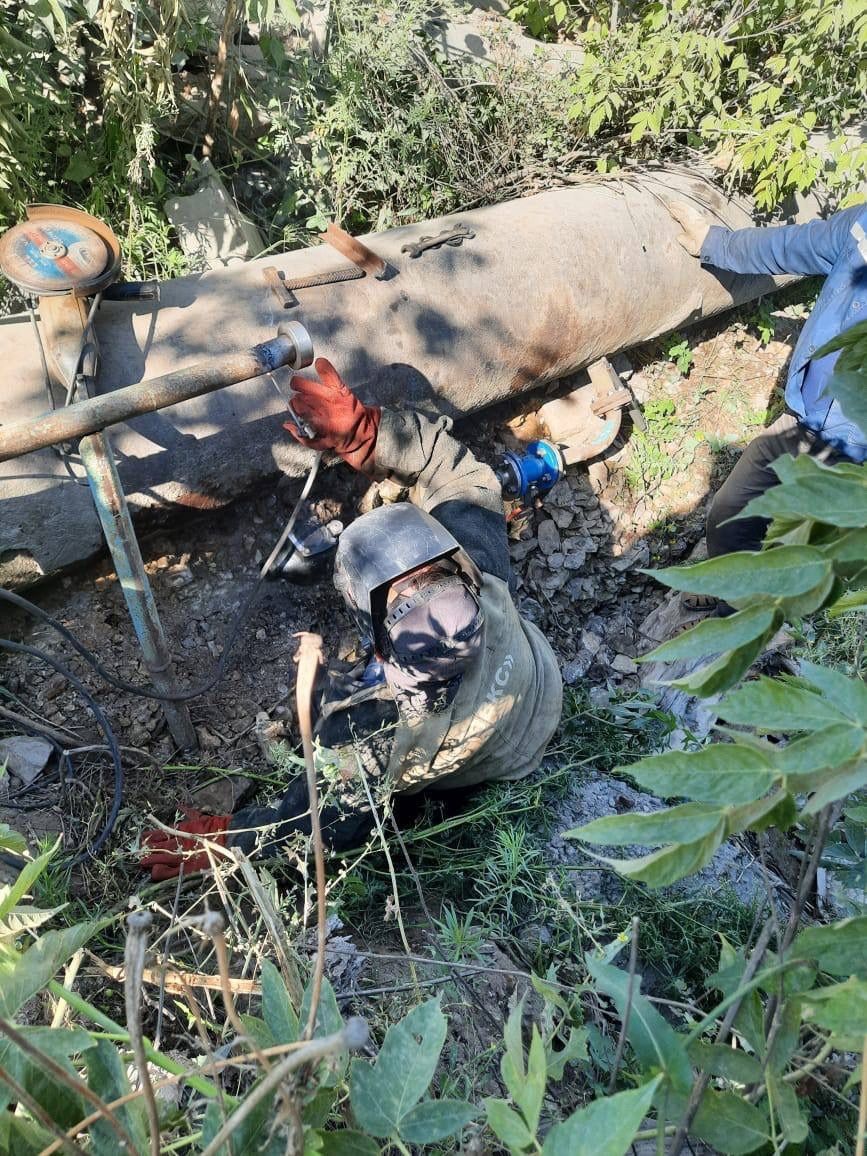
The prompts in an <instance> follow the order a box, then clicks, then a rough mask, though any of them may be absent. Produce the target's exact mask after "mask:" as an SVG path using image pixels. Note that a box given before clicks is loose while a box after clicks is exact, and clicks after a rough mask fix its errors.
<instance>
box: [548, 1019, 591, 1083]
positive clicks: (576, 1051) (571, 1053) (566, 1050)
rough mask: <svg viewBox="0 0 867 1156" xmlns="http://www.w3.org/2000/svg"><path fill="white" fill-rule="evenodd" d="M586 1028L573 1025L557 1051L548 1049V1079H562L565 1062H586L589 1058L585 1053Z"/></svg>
mask: <svg viewBox="0 0 867 1156" xmlns="http://www.w3.org/2000/svg"><path fill="white" fill-rule="evenodd" d="M587 1039H588V1035H587V1029H586V1028H577V1027H573V1028H571V1029H570V1031H569V1039H568V1040H567V1041H566V1044H565V1046H564V1047H562V1048H560V1050H559V1051H554V1050H553V1049H550V1048H549V1049H548V1052H547V1074H548V1079H549V1080H562V1079H563V1073H564V1072H565V1070H566V1065H567V1064H580V1063H587V1062H588V1061H589V1059H590V1057H589V1055H588V1053H587Z"/></svg>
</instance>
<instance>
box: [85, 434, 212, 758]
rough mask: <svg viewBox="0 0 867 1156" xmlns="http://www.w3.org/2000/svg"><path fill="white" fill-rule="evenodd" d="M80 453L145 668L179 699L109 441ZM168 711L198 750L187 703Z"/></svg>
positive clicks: (184, 739)
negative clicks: (176, 694)
mask: <svg viewBox="0 0 867 1156" xmlns="http://www.w3.org/2000/svg"><path fill="white" fill-rule="evenodd" d="M78 448H79V453H80V455H81V460H82V462H83V464H84V468H85V470H86V471H87V480H88V482H89V483H90V492H91V494H92V495H93V503H94V505H95V506H96V512H97V514H98V515H99V520H100V523H101V524H102V532H103V534H104V535H105V541H106V545H107V546H108V548H109V551H110V553H111V557H112V561H113V562H114V568H115V571H116V572H117V577H118V581H119V582H120V586H121V589H122V590H123V596H124V598H125V599H126V605H127V609H128V610H129V616H130V619H131V620H132V625H133V629H134V630H135V632H136V636H137V637H138V640H139V643H140V645H141V648H142V654H143V655H144V663H145V667H146V669H147V672H148V674H149V675H150V677H151V681H152V682H153V684H154V686H155V687H156V688H157V690H158V691H159V692H160V694H174V693H176V691H177V683H176V681H175V670H174V664H173V663H172V657H171V654H170V652H169V646H168V642H167V641H166V636H165V634H164V633H163V627H162V623H161V622H160V616H159V612H158V610H157V606H156V602H155V601H154V596H153V593H152V591H151V587H150V582H148V576H147V574H146V572H145V568H144V562H143V560H142V556H141V551H140V550H139V545H138V539H137V538H136V534H135V530H134V529H133V524H132V518H131V517H130V513H129V507H128V506H127V502H126V497H125V495H124V492H123V488H122V486H121V483H120V477H119V476H118V472H117V466H116V465H115V462H114V454H113V453H112V449H111V445H110V444H109V441H108V435H107V434H105V433H95V434H91V435H90V436H89V437H86V438H82V439H81V441H80V443H79V447H78ZM162 708H163V714H164V715H165V718H166V722H167V723H168V727H169V731H170V732H171V736H172V738H173V739H174V741H175V742H176V743H177V745H178V746H179V747H182V748H183V749H185V750H188V749H190V748H192V747H197V746H198V739H197V737H196V731H195V728H194V727H193V723H192V720H191V718H190V712H189V710H188V709H187V707H186V706H185V705H184V703H182V702H167V701H164V702H163V703H162Z"/></svg>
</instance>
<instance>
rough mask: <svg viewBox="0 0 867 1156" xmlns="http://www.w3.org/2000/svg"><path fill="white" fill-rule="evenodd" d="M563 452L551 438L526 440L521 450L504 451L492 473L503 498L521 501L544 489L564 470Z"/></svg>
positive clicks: (542, 491)
mask: <svg viewBox="0 0 867 1156" xmlns="http://www.w3.org/2000/svg"><path fill="white" fill-rule="evenodd" d="M564 468H565V467H564V464H563V455H562V454H561V453H560V451H559V450H558V449H557V447H556V446H555V445H552V443H551V442H546V441H535V442H529V443H528V445H527V448H526V450H525V451H524V453H523V454H515V453H511V452H510V453H507V454H504V455H503V457H502V459H501V461H500V464H499V466H498V467H497V470H496V474H497V477H498V478H499V480H500V485H501V486H502V487H503V494H504V496H505V497H506V498H511V499H518V500H520V501H522V502H525V501H527V500H528V499H532V498H535V497H536V496H538V495H539V494H547V492H548V491H549V490H550V489H551V488H552V487H553V486H554V485H555V484H556V483H557V482H558V481H559V480H560V478H561V477H562V476H563V471H564Z"/></svg>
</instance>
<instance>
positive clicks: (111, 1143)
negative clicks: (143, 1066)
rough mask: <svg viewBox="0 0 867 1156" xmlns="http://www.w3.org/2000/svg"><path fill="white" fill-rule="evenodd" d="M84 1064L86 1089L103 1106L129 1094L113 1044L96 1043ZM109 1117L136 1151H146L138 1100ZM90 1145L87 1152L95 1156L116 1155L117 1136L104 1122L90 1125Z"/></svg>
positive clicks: (139, 1101)
mask: <svg viewBox="0 0 867 1156" xmlns="http://www.w3.org/2000/svg"><path fill="white" fill-rule="evenodd" d="M85 1064H86V1066H87V1083H88V1086H89V1087H90V1090H91V1091H92V1092H95V1093H96V1094H97V1096H99V1098H100V1099H101V1100H102V1101H103V1103H109V1102H110V1101H112V1100H119V1099H120V1098H121V1096H126V1095H127V1094H128V1093H129V1091H130V1086H129V1080H128V1079H127V1074H126V1070H125V1068H124V1066H123V1064H122V1062H121V1058H120V1053H119V1052H118V1050H117V1047H116V1045H115V1044H112V1043H109V1041H108V1040H98V1041H97V1043H96V1046H95V1047H93V1048H91V1049H90V1050H89V1051H87V1052H86V1053H85ZM113 1115H114V1117H115V1119H116V1120H117V1121H118V1123H120V1124H121V1125H122V1127H124V1128H126V1130H127V1132H128V1133H129V1135H130V1136H131V1137H132V1140H133V1142H134V1144H135V1146H136V1151H137V1152H140V1153H145V1152H148V1151H149V1148H150V1145H149V1143H148V1130H147V1125H146V1124H145V1116H144V1107H143V1104H142V1101H141V1100H140V1099H138V1100H133V1101H132V1102H131V1103H128V1104H123V1105H122V1106H121V1107H119V1108H115V1109H114V1110H113ZM90 1144H91V1146H90V1151H92V1152H93V1153H94V1154H95V1156H117V1151H118V1137H117V1133H116V1132H115V1131H114V1129H113V1128H112V1127H111V1125H110V1124H109V1123H108V1121H106V1120H104V1119H99V1120H97V1121H96V1122H95V1123H93V1124H91V1126H90Z"/></svg>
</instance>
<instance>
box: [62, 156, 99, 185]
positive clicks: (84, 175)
mask: <svg viewBox="0 0 867 1156" xmlns="http://www.w3.org/2000/svg"><path fill="white" fill-rule="evenodd" d="M95 172H96V164H95V163H94V162H93V161H92V160H91V158H90V157H89V156H87V155H86V153H81V152H78V153H73V155H72V158H71V159H70V161H69V164H68V165H67V166H66V169H65V170H64V173H63V179H64V180H65V181H73V182H74V183H75V184H81V183H82V182H83V181H87V180H90V178H91V177H92V176H93V174H94V173H95Z"/></svg>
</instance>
